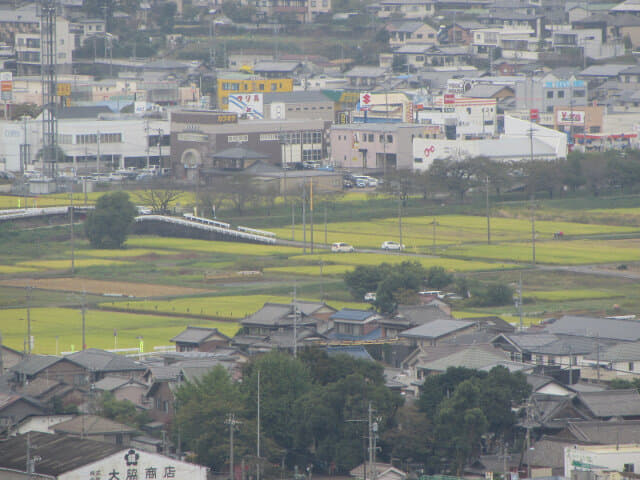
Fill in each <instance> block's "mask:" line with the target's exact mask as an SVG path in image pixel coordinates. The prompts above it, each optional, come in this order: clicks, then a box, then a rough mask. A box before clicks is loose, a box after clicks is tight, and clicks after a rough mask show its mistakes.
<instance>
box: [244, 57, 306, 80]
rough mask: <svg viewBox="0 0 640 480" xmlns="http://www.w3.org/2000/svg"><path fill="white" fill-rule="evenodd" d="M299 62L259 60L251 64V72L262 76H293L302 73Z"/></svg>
mask: <svg viewBox="0 0 640 480" xmlns="http://www.w3.org/2000/svg"><path fill="white" fill-rule="evenodd" d="M302 70H303V66H302V63H300V62H295V61H294V62H277V61H260V62H257V63H256V64H255V65H254V66H253V73H255V74H256V75H260V76H261V77H263V78H295V77H297V76H298V75H300V74H301V73H302Z"/></svg>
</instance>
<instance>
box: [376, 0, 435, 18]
mask: <svg viewBox="0 0 640 480" xmlns="http://www.w3.org/2000/svg"><path fill="white" fill-rule="evenodd" d="M369 10H372V11H374V12H375V13H376V15H377V16H378V18H406V19H414V20H422V19H423V18H425V17H431V16H433V14H434V13H435V2H434V0H381V1H380V2H378V3H376V4H373V5H370V6H369Z"/></svg>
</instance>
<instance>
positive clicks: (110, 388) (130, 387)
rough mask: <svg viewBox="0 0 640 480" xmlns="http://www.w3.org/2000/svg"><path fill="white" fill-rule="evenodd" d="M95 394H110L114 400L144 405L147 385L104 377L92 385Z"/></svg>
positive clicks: (135, 381)
mask: <svg viewBox="0 0 640 480" xmlns="http://www.w3.org/2000/svg"><path fill="white" fill-rule="evenodd" d="M93 389H94V390H95V391H96V392H110V393H111V394H113V397H114V398H115V399H116V400H119V401H122V400H129V401H130V402H131V403H133V404H134V405H138V406H142V405H143V404H144V403H145V393H146V392H147V389H148V385H147V384H145V383H143V382H142V381H140V380H136V379H133V378H124V377H114V376H106V377H104V378H103V379H102V380H99V381H97V382H96V383H94V384H93Z"/></svg>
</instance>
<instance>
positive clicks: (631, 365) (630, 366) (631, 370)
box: [629, 362, 633, 372]
mask: <svg viewBox="0 0 640 480" xmlns="http://www.w3.org/2000/svg"><path fill="white" fill-rule="evenodd" d="M629 371H630V372H633V362H629Z"/></svg>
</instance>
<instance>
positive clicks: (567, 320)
mask: <svg viewBox="0 0 640 480" xmlns="http://www.w3.org/2000/svg"><path fill="white" fill-rule="evenodd" d="M545 330H546V331H547V332H549V333H552V334H557V335H573V336H580V337H590V338H595V337H599V338H601V339H610V340H623V341H636V340H640V322H639V321H637V320H618V319H614V318H597V317H578V316H572V315H565V316H564V317H561V318H559V319H557V320H556V321H555V322H553V323H549V324H548V325H547V326H546V328H545Z"/></svg>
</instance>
